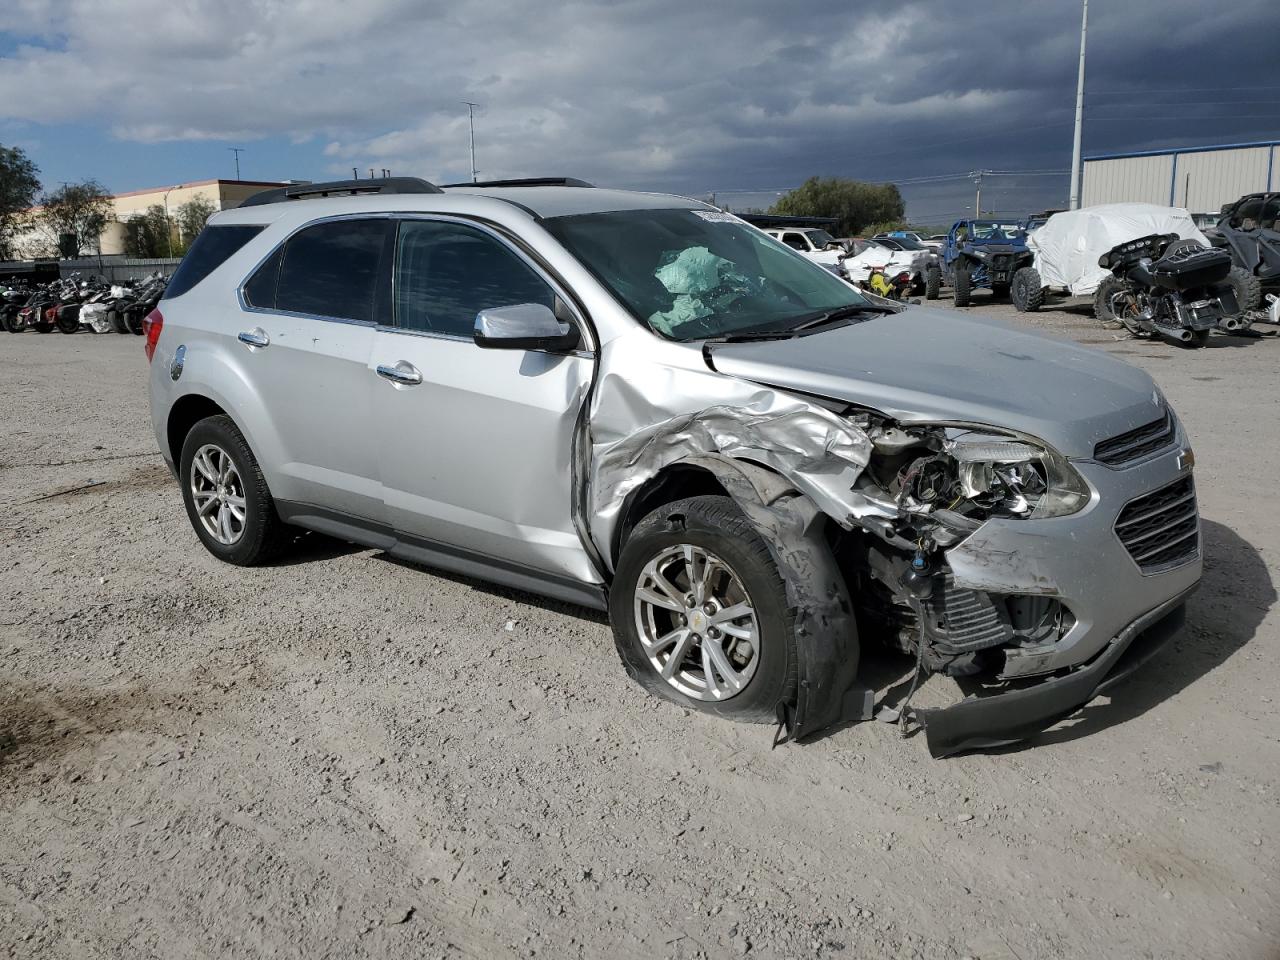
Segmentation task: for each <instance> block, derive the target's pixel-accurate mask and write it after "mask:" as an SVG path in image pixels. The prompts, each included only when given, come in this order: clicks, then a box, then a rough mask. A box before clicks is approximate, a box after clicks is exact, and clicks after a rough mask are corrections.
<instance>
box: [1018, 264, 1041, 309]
mask: <svg viewBox="0 0 1280 960" xmlns="http://www.w3.org/2000/svg"><path fill="white" fill-rule="evenodd" d="M1010 295H1011V299H1012V300H1013V306H1014V309H1016V310H1017V311H1018V312H1019V313H1035V312H1036V311H1037V310H1039V309H1040V307H1041V306H1042V305H1043V304H1044V283H1043V281H1042V280H1041V279H1040V272H1039V271H1038V270H1036V268H1035V267H1021V268H1020V269H1019V270H1018V271H1017V272H1016V273H1015V274H1014V275H1013V286H1012V288H1011V289H1010Z"/></svg>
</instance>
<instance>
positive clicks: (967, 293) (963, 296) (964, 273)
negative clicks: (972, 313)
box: [953, 260, 973, 307]
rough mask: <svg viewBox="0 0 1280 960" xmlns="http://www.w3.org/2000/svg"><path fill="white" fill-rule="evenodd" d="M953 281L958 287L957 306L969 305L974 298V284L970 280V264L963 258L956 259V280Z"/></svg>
mask: <svg viewBox="0 0 1280 960" xmlns="http://www.w3.org/2000/svg"><path fill="white" fill-rule="evenodd" d="M953 282H954V284H955V288H956V294H955V303H956V306H957V307H967V306H969V303H970V301H972V299H973V284H972V283H971V282H970V277H969V265H968V264H967V263H965V262H964V261H963V260H957V261H956V266H955V280H954V281H953Z"/></svg>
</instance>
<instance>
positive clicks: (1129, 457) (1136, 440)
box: [1093, 413, 1174, 467]
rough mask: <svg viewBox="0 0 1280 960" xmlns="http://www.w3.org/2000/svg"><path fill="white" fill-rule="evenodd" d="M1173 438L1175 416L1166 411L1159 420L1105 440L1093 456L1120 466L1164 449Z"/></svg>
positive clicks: (1103, 461)
mask: <svg viewBox="0 0 1280 960" xmlns="http://www.w3.org/2000/svg"><path fill="white" fill-rule="evenodd" d="M1173 439H1174V430H1173V417H1172V416H1170V415H1169V414H1168V413H1166V414H1165V415H1164V416H1163V417H1161V418H1160V419H1159V420H1153V421H1152V422H1151V423H1147V424H1143V425H1142V426H1140V427H1137V428H1136V429H1134V430H1130V431H1129V432H1127V433H1122V434H1119V435H1118V436H1115V437H1112V438H1111V439H1110V440H1103V441H1102V442H1101V443H1099V444H1098V445H1097V446H1095V447H1094V448H1093V458H1094V459H1095V460H1097V461H1098V462H1099V463H1105V464H1106V465H1107V466H1109V467H1118V466H1121V465H1123V464H1126V463H1132V462H1133V461H1134V460H1138V459H1141V458H1142V457H1145V456H1146V455H1147V454H1149V453H1155V452H1156V451H1157V450H1162V449H1164V448H1165V447H1167V446H1169V444H1171V443H1173Z"/></svg>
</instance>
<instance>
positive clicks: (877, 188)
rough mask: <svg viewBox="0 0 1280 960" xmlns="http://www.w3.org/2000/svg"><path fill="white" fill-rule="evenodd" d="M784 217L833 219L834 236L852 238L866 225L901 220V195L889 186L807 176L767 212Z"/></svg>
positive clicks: (903, 210) (841, 178)
mask: <svg viewBox="0 0 1280 960" xmlns="http://www.w3.org/2000/svg"><path fill="white" fill-rule="evenodd" d="M769 212H770V213H773V214H779V215H781V216H784V217H835V218H836V220H837V223H836V225H835V230H834V233H835V234H836V236H839V237H847V236H852V235H854V234H857V233H859V232H861V230H862V229H863V228H864V227H865V226H867V224H870V223H880V222H884V221H888V220H901V219H902V216H903V214H904V212H905V207H904V205H903V203H902V194H900V193H899V192H898V188H897V187H895V186H894V185H893V184H891V183H883V184H882V183H863V182H861V181H859V180H850V179H848V178H846V177H810V178H809V179H808V180H806V181H805V182H804V183H803V184H801V185H800V186H799V187H797V188H796V189H794V190H792V191H791V192H790V193H788V194H786V195H785V196H783V197H781V198H779V200H778V202H777V203H775V204H774V205H773V206H772V207H771V208H770V210H769Z"/></svg>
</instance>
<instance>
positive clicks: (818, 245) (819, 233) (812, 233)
mask: <svg viewBox="0 0 1280 960" xmlns="http://www.w3.org/2000/svg"><path fill="white" fill-rule="evenodd" d="M805 235H806V236H807V237H808V238H809V242H810V243H812V244H813V246H814V249H817V250H824V249H826V246H827V244H829V243H835V242H836V238H835V237H833V236H832V235H831V234H829V233H827V231H825V230H806V231H805Z"/></svg>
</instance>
